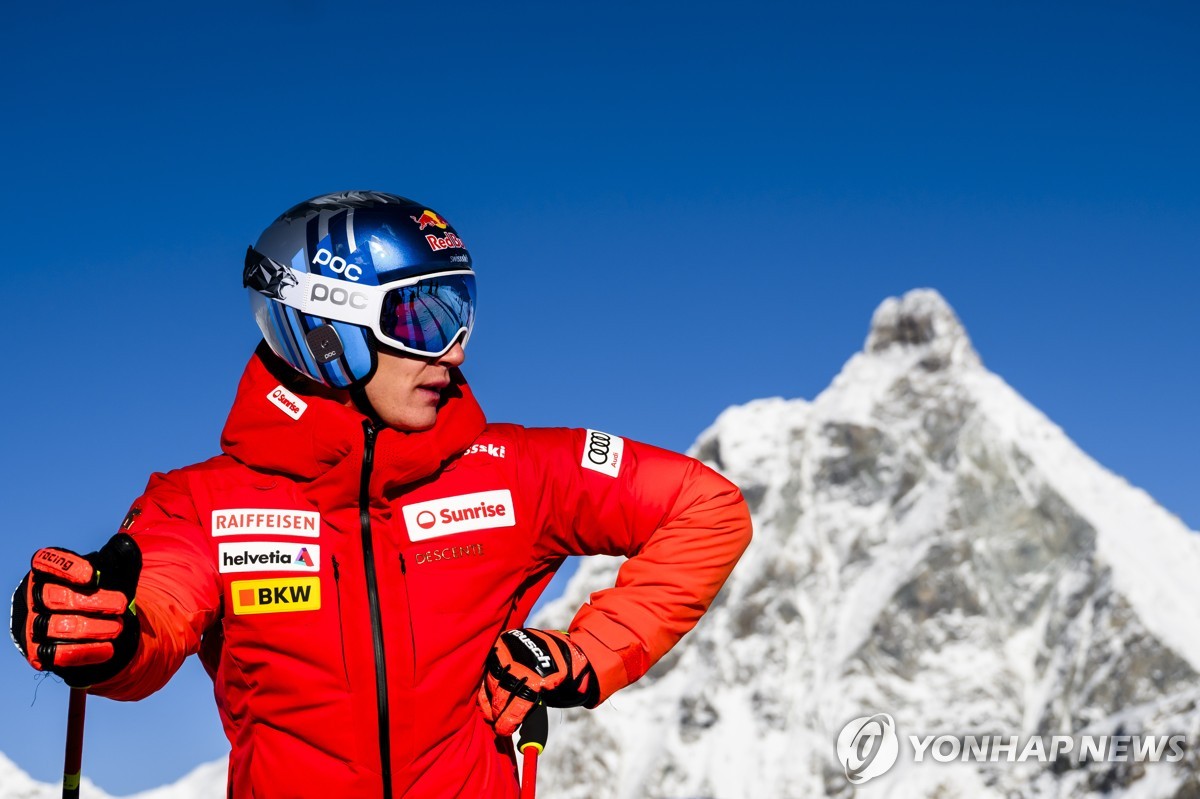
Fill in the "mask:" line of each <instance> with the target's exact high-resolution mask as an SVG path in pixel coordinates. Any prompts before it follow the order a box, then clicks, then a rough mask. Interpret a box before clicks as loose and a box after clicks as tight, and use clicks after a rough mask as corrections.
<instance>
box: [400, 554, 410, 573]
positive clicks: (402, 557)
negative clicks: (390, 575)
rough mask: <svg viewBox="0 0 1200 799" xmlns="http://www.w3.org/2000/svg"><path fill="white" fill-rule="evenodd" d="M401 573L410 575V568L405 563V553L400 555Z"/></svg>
mask: <svg viewBox="0 0 1200 799" xmlns="http://www.w3.org/2000/svg"><path fill="white" fill-rule="evenodd" d="M400 573H401V574H408V567H407V566H406V565H405V563H404V553H403V552H401V553H400Z"/></svg>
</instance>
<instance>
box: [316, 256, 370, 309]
mask: <svg viewBox="0 0 1200 799" xmlns="http://www.w3.org/2000/svg"><path fill="white" fill-rule="evenodd" d="M312 262H313V263H314V264H316V265H317V266H328V267H329V268H330V269H332V270H333V271H334V272H337V273H338V274H339V275H342V276H344V277H345V278H346V279H347V280H358V279H359V278H360V277H362V267H361V266H358V265H357V264H348V263H346V259H345V258H341V257H339V256H337V255H334V254H333V253H331V252H330V251H329V250H327V249H325V248H324V247H322V248H321V249H319V250H317V254H316V255H315V256H313V259H312ZM354 307H356V308H357V307H359V306H354Z"/></svg>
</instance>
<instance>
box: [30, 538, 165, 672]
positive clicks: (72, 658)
mask: <svg viewBox="0 0 1200 799" xmlns="http://www.w3.org/2000/svg"><path fill="white" fill-rule="evenodd" d="M31 565H32V569H31V571H30V572H29V573H28V574H27V575H25V579H24V580H22V581H21V584H20V585H19V586H17V591H16V593H15V594H13V601H12V619H11V629H12V636H13V640H14V641H15V642H16V644H17V648H18V649H20V650H21V654H23V655H24V656H25V659H26V660H28V661H29V663H30V665H32V666H33V667H34V668H35V669H38V670H39V671H52V672H54V673H55V674H57V675H59V676H60V677H62V678H63V680H64V681H65V682H66V683H67V684H68V685H71V686H74V687H77V688H79V687H84V686H88V685H94V684H95V683H99V682H104V681H105V680H107V679H109V678H110V677H113V676H115V675H116V674H117V672H119V671H120V670H121V669H123V668H124V667H125V666H126V665H127V664H128V663H129V661H130V660H132V659H133V655H134V653H135V652H136V651H137V642H138V631H139V625H138V618H137V615H136V608H135V607H134V601H133V598H134V592H135V590H136V589H137V581H138V576H139V575H140V574H141V571H142V553H141V550H140V549H138V545H137V543H136V542H135V541H134V540H133V538H131V537H130V536H128V535H126V534H124V533H118V534H117V535H114V536H113V537H112V538H111V539H109V541H108V543H107V544H105V545H104V546H103V547H101V549H100V550H99V551H98V552H93V553H91V554H90V555H78V554H76V553H74V552H72V551H71V550H69V549H57V548H54V547H47V548H45V549H39V550H38V551H37V552H35V553H34V555H33V559H32V561H31Z"/></svg>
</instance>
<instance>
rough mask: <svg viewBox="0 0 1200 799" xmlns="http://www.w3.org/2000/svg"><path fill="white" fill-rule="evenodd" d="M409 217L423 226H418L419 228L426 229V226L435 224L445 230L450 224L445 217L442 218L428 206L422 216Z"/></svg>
mask: <svg viewBox="0 0 1200 799" xmlns="http://www.w3.org/2000/svg"><path fill="white" fill-rule="evenodd" d="M409 219H411V220H412V221H414V222H416V223H417V224H418V225H420V226H421V227H420V228H418V229H419V230H424V229H425V228H427V227H429V226H430V225H433V226H434V227H435V228H439V229H441V230H445V229H446V227H447V226H448V225H449V224H450V223H449V222H447V221H446V220H445V219H442V218H441V217H440V216H438V215H437V214H435V213H434V212H433V211H430V210H429V209H428V208H426V209H425V210H424V211H422V212H421V215H420V216H409Z"/></svg>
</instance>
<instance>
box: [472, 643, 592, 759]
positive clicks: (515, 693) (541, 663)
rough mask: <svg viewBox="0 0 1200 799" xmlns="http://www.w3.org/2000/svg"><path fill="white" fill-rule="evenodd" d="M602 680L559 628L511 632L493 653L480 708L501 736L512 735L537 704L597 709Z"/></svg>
mask: <svg viewBox="0 0 1200 799" xmlns="http://www.w3.org/2000/svg"><path fill="white" fill-rule="evenodd" d="M599 699H600V684H599V683H598V682H597V681H596V673H595V671H594V670H593V669H592V666H591V664H590V663H588V659H587V656H586V655H584V654H583V650H582V649H580V648H579V646H578V645H576V644H575V642H574V641H572V640H571V639H570V637H569V636H568V635H567V634H566V633H562V632H558V631H557V630H531V629H523V630H509V631H508V632H506V633H502V634H501V635H500V637H499V638H497V639H496V643H495V644H494V645H493V646H492V651H491V653H490V654H489V655H488V658H487V664H486V673H485V674H484V677H483V685H481V686H479V707H480V709H481V710H482V711H483V715H484V717H485V718H486V719H487V720H488V722H489V723H491V724H493V725H494V726H495V728H496V734H497V735H512V734H513V733H514V732H516V731H517V728H518V727H520V726H521V721H522V720H523V719H524V718H525V714H526V713H528V712H529V711H530V710H531V709H532V708H533V706H534V705H536V704H545V705H549V706H550V707H579V706H580V705H582V706H584V707H595V706H596V703H597V702H598V701H599Z"/></svg>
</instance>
